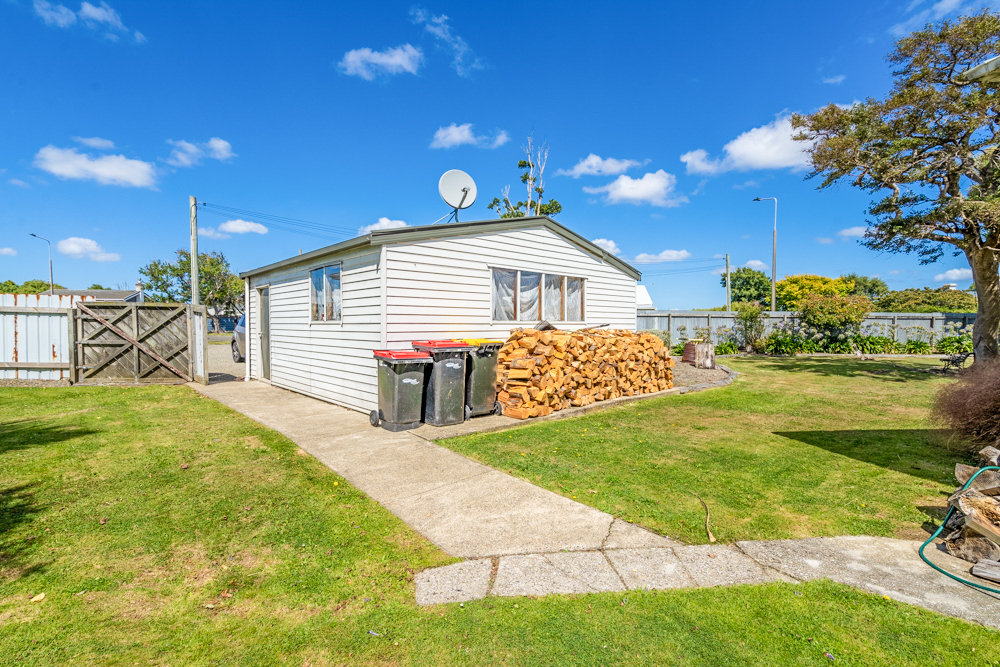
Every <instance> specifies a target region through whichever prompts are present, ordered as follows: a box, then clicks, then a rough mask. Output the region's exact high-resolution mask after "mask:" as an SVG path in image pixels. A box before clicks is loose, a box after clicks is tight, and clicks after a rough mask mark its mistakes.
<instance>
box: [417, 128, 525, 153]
mask: <svg viewBox="0 0 1000 667" xmlns="http://www.w3.org/2000/svg"><path fill="white" fill-rule="evenodd" d="M508 141H510V135H508V134H507V133H506V132H504V131H503V130H498V131H497V133H496V134H494V135H493V136H492V137H490V136H487V135H485V134H480V135H477V134H476V133H475V132H473V131H472V123H462V124H461V125H456V124H455V123H452V124H451V125H448V126H447V127H439V128H438V129H437V131H436V132H435V133H434V139H433V140H431V146H430V147H431V148H455V147H456V146H466V145H468V146H477V147H479V148H499V147H500V146H503V145H504V144H505V143H507V142H508Z"/></svg>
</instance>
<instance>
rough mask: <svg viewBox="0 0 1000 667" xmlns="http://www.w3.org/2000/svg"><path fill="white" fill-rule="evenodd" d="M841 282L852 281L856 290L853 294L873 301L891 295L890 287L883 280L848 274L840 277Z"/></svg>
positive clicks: (852, 291)
mask: <svg viewBox="0 0 1000 667" xmlns="http://www.w3.org/2000/svg"><path fill="white" fill-rule="evenodd" d="M840 279H841V280H851V281H853V282H854V289H853V290H851V294H854V295H857V296H866V297H868V298H869V299H871V300H872V301H875V300H876V299H878V298H880V297H883V296H885V295H886V294H888V293H889V286H888V285H886V284H885V281H884V280H882V279H881V278H869V277H868V276H862V275H861V274H858V273H848V274H847V275H844V276H840Z"/></svg>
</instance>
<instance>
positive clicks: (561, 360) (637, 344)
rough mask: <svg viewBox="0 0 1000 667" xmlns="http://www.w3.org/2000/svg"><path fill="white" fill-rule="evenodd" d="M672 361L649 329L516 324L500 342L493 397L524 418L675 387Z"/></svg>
mask: <svg viewBox="0 0 1000 667" xmlns="http://www.w3.org/2000/svg"><path fill="white" fill-rule="evenodd" d="M673 365H674V362H673V360H672V359H671V358H670V353H669V350H667V348H666V346H665V345H664V344H663V341H662V340H660V339H659V338H657V337H656V336H654V335H652V334H650V333H644V332H642V333H640V332H635V331H624V330H614V329H600V330H591V329H588V330H582V331H574V332H572V333H571V332H567V331H559V330H546V331H539V330H537V329H516V330H514V331H513V332H511V335H510V338H508V339H507V342H506V343H504V345H503V347H501V348H500V352H499V363H498V365H497V400H498V401H500V404H501V405H502V406H503V409H504V412H503V413H504V414H505V415H507V416H508V417H514V418H515V419H527V418H529V417H539V416H544V415H549V414H552V413H553V412H554V411H556V410H565V409H566V408H570V407H578V406H582V405H590V404H591V403H593V402H594V401H606V400H610V399H613V398H619V397H621V396H636V395H639V394H651V393H654V392H657V391H663V390H664V389H670V388H671V387H673V374H672V372H671V370H670V369H671V368H673Z"/></svg>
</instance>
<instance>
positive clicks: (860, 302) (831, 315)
mask: <svg viewBox="0 0 1000 667" xmlns="http://www.w3.org/2000/svg"><path fill="white" fill-rule="evenodd" d="M872 305H873V304H872V301H871V299H869V298H868V297H867V296H865V295H863V294H851V295H848V296H841V295H840V294H829V295H827V294H807V295H806V296H805V297H803V298H802V300H801V301H800V302H799V317H800V318H801V319H802V322H803V323H805V324H807V325H808V326H811V327H816V328H818V329H827V330H831V329H832V330H836V331H840V330H844V329H849V328H851V327H858V326H861V323H862V322H863V321H864V320H865V318H866V317H868V314H869V313H871V312H872Z"/></svg>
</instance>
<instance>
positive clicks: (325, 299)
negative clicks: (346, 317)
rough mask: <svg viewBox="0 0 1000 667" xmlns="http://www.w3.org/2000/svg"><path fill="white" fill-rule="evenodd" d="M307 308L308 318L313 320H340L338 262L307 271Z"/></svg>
mask: <svg viewBox="0 0 1000 667" xmlns="http://www.w3.org/2000/svg"><path fill="white" fill-rule="evenodd" d="M309 308H310V313H309V319H310V320H312V321H313V322H339V321H340V317H341V292H340V264H334V265H332V266H324V267H322V268H319V269H313V270H312V271H310V272H309Z"/></svg>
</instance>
